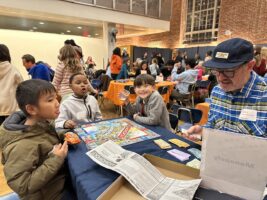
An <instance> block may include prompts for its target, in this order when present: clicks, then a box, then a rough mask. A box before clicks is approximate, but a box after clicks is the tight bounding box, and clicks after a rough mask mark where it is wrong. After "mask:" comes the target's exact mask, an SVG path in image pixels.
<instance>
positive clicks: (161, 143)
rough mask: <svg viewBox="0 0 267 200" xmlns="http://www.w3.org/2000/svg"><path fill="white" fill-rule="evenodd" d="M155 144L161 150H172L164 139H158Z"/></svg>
mask: <svg viewBox="0 0 267 200" xmlns="http://www.w3.org/2000/svg"><path fill="white" fill-rule="evenodd" d="M154 142H155V143H156V144H157V145H158V146H159V147H160V148H161V149H170V148H172V146H171V145H170V144H169V143H168V142H165V141H164V140H163V139H157V140H154Z"/></svg>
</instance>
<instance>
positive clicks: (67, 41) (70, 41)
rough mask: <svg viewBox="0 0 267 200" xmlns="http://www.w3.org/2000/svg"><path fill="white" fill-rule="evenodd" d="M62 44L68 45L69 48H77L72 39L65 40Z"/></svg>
mask: <svg viewBox="0 0 267 200" xmlns="http://www.w3.org/2000/svg"><path fill="white" fill-rule="evenodd" d="M64 44H69V45H71V46H78V45H77V44H76V43H75V41H74V40H73V39H70V40H65V42H64Z"/></svg>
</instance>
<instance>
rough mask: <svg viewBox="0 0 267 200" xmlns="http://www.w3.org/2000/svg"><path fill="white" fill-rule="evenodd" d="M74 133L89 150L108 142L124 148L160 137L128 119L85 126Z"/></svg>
mask: <svg viewBox="0 0 267 200" xmlns="http://www.w3.org/2000/svg"><path fill="white" fill-rule="evenodd" d="M74 131H75V132H76V133H77V134H78V135H79V136H80V138H81V139H82V140H83V141H84V142H85V144H86V146H87V148H88V149H93V148H95V147H97V146H98V145H101V144H103V143H104V142H106V141H108V140H112V141H114V142H115V143H117V144H118V145H120V146H124V145H128V144H134V143H137V142H141V141H145V140H148V139H153V138H157V137H160V135H158V134H157V133H155V132H153V131H151V130H149V129H147V128H145V127H143V126H141V125H139V124H137V123H135V122H133V121H131V120H129V119H126V118H123V119H113V120H108V121H102V122H98V123H90V124H85V125H82V126H81V127H79V128H76V129H74Z"/></svg>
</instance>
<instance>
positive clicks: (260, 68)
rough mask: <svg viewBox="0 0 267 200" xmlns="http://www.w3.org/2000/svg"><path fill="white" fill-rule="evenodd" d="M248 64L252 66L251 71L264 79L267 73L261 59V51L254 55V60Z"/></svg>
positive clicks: (264, 62) (264, 61)
mask: <svg viewBox="0 0 267 200" xmlns="http://www.w3.org/2000/svg"><path fill="white" fill-rule="evenodd" d="M250 64H253V70H254V72H256V73H257V74H258V75H260V76H262V77H264V75H265V74H266V73H267V68H266V60H265V59H264V58H262V55H261V50H260V51H257V52H256V53H255V54H254V60H253V61H252V62H251V63H250Z"/></svg>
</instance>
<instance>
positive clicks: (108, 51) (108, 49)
mask: <svg viewBox="0 0 267 200" xmlns="http://www.w3.org/2000/svg"><path fill="white" fill-rule="evenodd" d="M115 28H116V25H115V24H113V23H107V22H103V42H104V52H103V53H104V55H103V57H104V66H106V65H107V62H108V59H110V58H111V56H112V51H113V49H114V48H115V47H116V42H115V40H114V38H112V34H111V32H112V31H114V29H115Z"/></svg>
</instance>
